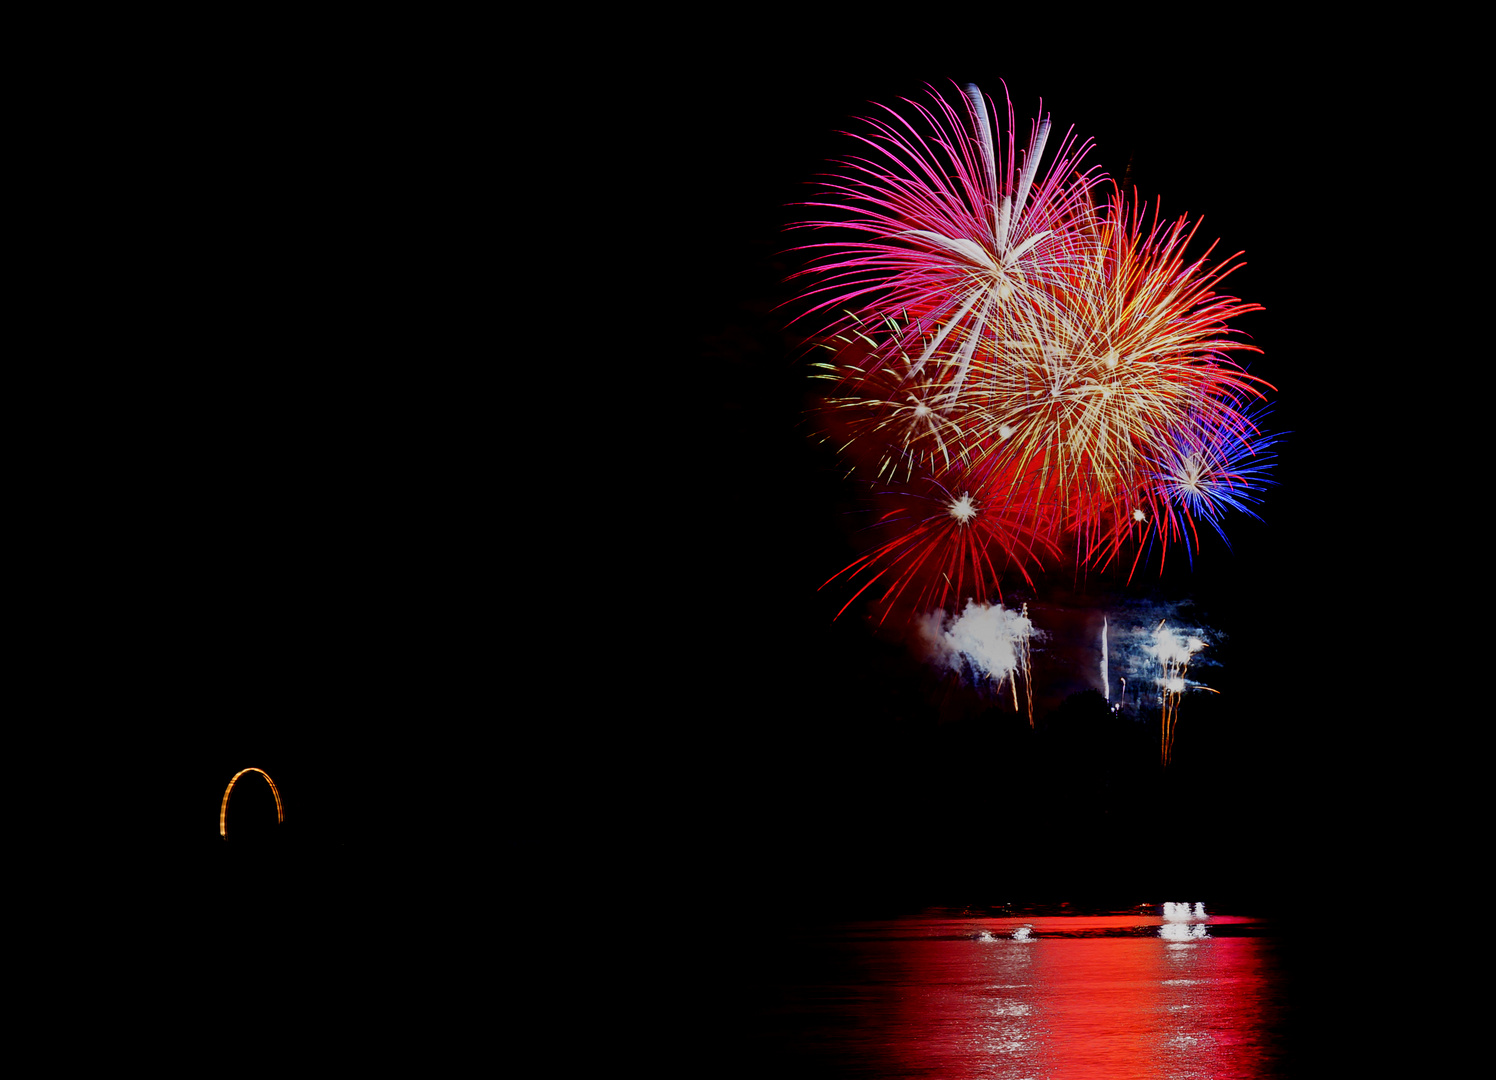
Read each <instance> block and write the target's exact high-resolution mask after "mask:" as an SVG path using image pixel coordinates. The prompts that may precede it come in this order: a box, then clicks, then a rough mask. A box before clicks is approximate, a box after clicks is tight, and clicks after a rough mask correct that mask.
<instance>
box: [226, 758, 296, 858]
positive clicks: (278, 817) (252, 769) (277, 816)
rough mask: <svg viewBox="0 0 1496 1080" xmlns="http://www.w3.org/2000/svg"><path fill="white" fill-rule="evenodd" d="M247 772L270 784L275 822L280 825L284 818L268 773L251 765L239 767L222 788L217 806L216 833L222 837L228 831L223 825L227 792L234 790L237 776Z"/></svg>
mask: <svg viewBox="0 0 1496 1080" xmlns="http://www.w3.org/2000/svg"><path fill="white" fill-rule="evenodd" d="M249 772H257V773H259V774H260V775H261V776H263V777H264V778H265V783H267V784H269V785H270V794H272V795H274V796H275V823H276V824H277V825H280V824H283V823H284V822H285V820H286V815H285V812H284V810H283V808H282V807H281V796H280V790H279V789H278V788H276V786H275V781H274V780H272V779H270V774H269V773H268V772H266V771H265V770H264V769H256V768H255V767H253V766H250V767H249V768H247V769H240V770H239V771H238V772H236V773H235V774H234V776H233V779H231V780H230V781H229V786H228V787H226V788H224V789H223V805H221V806H220V807H219V808H218V835H219V836H221V837H223V838H224V839H225V840H227V839H228V838H229V834H228V831H227V829H226V827H225V823H226V821H227V818H228V813H229V794H230V793H231V792H232V791H233V790H234V785H235V784H236V783H238V781H239V777H241V776H243V775H244V774H245V773H249Z"/></svg>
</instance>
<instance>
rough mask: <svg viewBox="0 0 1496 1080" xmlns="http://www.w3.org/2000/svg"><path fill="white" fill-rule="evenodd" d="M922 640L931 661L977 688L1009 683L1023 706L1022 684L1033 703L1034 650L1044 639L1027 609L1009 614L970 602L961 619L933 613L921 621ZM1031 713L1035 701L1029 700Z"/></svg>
mask: <svg viewBox="0 0 1496 1080" xmlns="http://www.w3.org/2000/svg"><path fill="white" fill-rule="evenodd" d="M918 628H919V635H920V638H921V640H922V642H923V644H924V647H925V650H926V654H927V656H928V657H929V659H930V662H931V663H933V664H935V665H937V666H939V667H946V668H949V669H950V670H952V671H954V672H956V673H957V674H958V675H962V676H964V677H966V678H968V679H969V680H970V681H971V682H972V683H973V684H974V685H982V684H990V685H992V686H993V688H994V689H1001V688H1002V686H1003V684H1004V683H1008V684H1009V685H1010V686H1011V687H1012V691H1013V703H1014V706H1015V707H1017V705H1018V683H1019V682H1020V681H1022V682H1023V683H1024V686H1025V694H1026V695H1028V696H1029V697H1030V699H1031V698H1032V695H1031V692H1030V688H1029V686H1028V682H1029V648H1030V645H1031V643H1032V642H1034V641H1038V640H1042V639H1043V637H1044V634H1043V631H1040V630H1035V629H1034V624H1033V622H1032V620H1030V619H1029V615H1028V607H1027V605H1025V606H1024V608H1023V610H1021V611H1010V610H1008V609H1007V608H1005V607H1003V606H1002V605H1001V604H978V603H977V602H976V601H974V600H968V601H967V602H966V610H965V611H964V612H962V614H961V615H960V616H959V617H956V616H952V615H949V614H947V613H946V612H944V611H932V612H930V613H929V614H928V615H925V616H923V617H922V618H921V619H920V620H919V626H918ZM1030 709H1031V710H1032V700H1030Z"/></svg>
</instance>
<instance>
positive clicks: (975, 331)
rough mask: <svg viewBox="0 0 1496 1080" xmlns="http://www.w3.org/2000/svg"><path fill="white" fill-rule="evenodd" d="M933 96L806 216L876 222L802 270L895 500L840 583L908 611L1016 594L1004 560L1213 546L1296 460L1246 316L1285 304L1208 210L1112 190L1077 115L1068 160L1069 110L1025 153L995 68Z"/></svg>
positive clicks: (838, 376) (880, 129) (882, 126)
mask: <svg viewBox="0 0 1496 1080" xmlns="http://www.w3.org/2000/svg"><path fill="white" fill-rule="evenodd" d="M932 98H933V104H928V105H927V104H921V103H919V102H915V101H908V100H906V101H905V104H906V105H908V106H910V108H911V110H912V112H911V113H910V115H909V116H905V115H902V114H901V113H900V112H898V111H895V110H893V109H889V108H886V107H884V113H885V114H886V115H885V116H882V117H879V118H870V119H868V120H867V121H866V123H867V124H868V125H869V126H870V128H871V131H870V133H868V134H864V135H854V136H853V137H854V138H857V139H858V141H859V142H860V143H861V145H862V148H863V153H862V155H861V156H855V157H850V158H848V159H847V160H844V161H842V162H841V163H840V165H839V169H838V172H837V173H835V174H833V175H832V176H830V177H829V178H828V180H827V182H826V185H825V192H826V194H825V197H824V200H823V201H819V202H810V203H807V204H805V205H807V206H811V207H816V208H818V209H822V210H829V211H832V213H831V214H829V215H827V216H824V217H821V218H818V219H815V220H810V221H804V222H801V223H799V225H798V226H796V227H798V228H808V229H816V230H822V229H840V230H843V231H849V232H850V233H851V235H852V236H853V237H854V239H851V240H837V239H828V240H825V241H823V242H818V243H813V244H809V245H806V247H805V250H810V251H814V252H815V255H814V256H813V257H812V259H811V263H810V265H809V266H808V267H807V268H806V269H805V270H803V271H802V272H801V273H800V274H797V275H795V276H796V277H803V276H810V277H814V278H817V279H818V282H817V283H814V284H813V285H812V286H811V287H810V288H809V289H808V290H807V292H806V293H805V296H806V298H807V301H808V303H809V308H808V310H807V311H806V312H804V313H803V314H802V316H801V317H802V318H804V317H807V316H810V315H815V314H820V315H831V316H832V317H831V322H830V327H829V330H828V332H827V334H826V336H825V337H824V338H822V339H821V340H820V341H819V344H821V345H822V346H824V347H825V348H826V349H828V350H830V352H831V353H832V357H831V359H830V361H829V362H824V363H821V364H818V365H817V369H818V373H819V374H820V376H821V377H823V378H825V379H827V380H830V381H831V382H833V383H834V384H835V389H834V391H833V392H832V393H831V394H830V395H828V398H827V401H826V403H825V420H824V425H823V427H822V429H821V430H822V433H823V435H824V436H825V437H827V438H831V439H834V440H835V442H836V445H837V452H838V453H839V454H840V455H842V456H844V457H845V458H846V459H847V460H848V462H849V475H852V474H855V473H857V472H858V470H859V469H860V468H865V469H866V470H868V472H869V473H870V474H871V476H872V477H875V478H876V482H877V483H879V484H881V485H884V486H883V487H880V488H879V489H878V492H877V497H878V498H879V499H880V500H881V501H883V502H885V503H891V504H892V505H891V508H890V509H888V510H886V512H885V513H884V514H883V515H882V516H881V517H880V518H879V519H878V526H879V532H880V534H881V535H880V537H879V539H878V540H877V541H876V542H875V546H873V547H872V549H871V550H870V551H868V552H867V553H866V554H864V555H863V556H862V557H861V558H859V559H858V560H856V561H855V562H853V563H852V564H851V565H849V566H848V567H846V568H845V569H843V570H842V571H841V572H840V573H838V574H837V575H834V576H833V578H832V580H836V579H838V578H842V577H843V576H845V577H846V578H847V579H848V580H851V579H854V578H861V577H864V576H866V577H869V578H870V580H868V581H866V582H862V583H861V584H860V587H859V588H858V590H857V595H858V596H860V595H862V593H863V592H865V591H866V590H868V589H869V588H870V587H871V586H872V584H873V582H874V581H879V582H882V588H881V590H880V591H878V592H876V593H875V594H874V596H873V597H872V599H873V600H874V602H875V603H876V604H879V605H881V606H882V607H883V608H884V610H883V614H882V616H881V618H884V619H886V618H887V615H888V613H889V610H890V609H891V608H892V607H894V606H898V605H902V606H904V607H907V608H909V609H911V612H912V611H914V610H922V609H924V608H925V607H927V606H928V605H930V604H932V603H935V604H939V605H941V606H942V607H943V606H944V605H945V604H946V603H947V602H948V601H949V602H950V603H951V606H952V607H954V606H956V605H958V604H959V603H960V601H961V600H962V599H970V598H975V599H977V600H983V599H985V597H986V596H987V595H988V593H989V592H991V593H995V594H997V595H998V596H999V598H1000V596H1001V593H1000V589H999V587H998V584H997V578H998V576H999V575H1000V573H1001V572H1002V570H1003V569H1005V568H1009V567H1011V568H1016V569H1018V570H1020V571H1021V572H1022V573H1023V575H1024V577H1025V579H1026V580H1027V579H1029V570H1030V569H1031V568H1034V567H1042V565H1043V562H1042V558H1045V557H1051V556H1058V554H1059V553H1060V551H1061V550H1063V549H1065V548H1070V549H1072V550H1074V551H1075V552H1076V558H1077V563H1078V566H1095V567H1097V568H1100V569H1105V568H1106V567H1109V566H1110V565H1112V563H1113V562H1114V561H1116V560H1118V559H1119V557H1121V556H1123V554H1124V552H1125V551H1127V550H1129V549H1131V548H1133V547H1135V548H1136V554H1135V555H1134V556H1133V557H1132V560H1131V568H1130V570H1129V572H1128V577H1129V579H1131V576H1132V574H1133V573H1134V572H1135V571H1136V569H1137V567H1138V564H1139V560H1140V559H1141V558H1142V557H1143V554H1144V551H1145V548H1151V546H1152V545H1153V544H1154V543H1155V542H1157V543H1158V544H1159V549H1160V554H1159V560H1160V563H1159V565H1160V569H1162V566H1163V559H1164V554H1165V553H1166V552H1167V550H1168V549H1169V547H1170V546H1172V545H1177V544H1181V543H1182V544H1183V545H1184V546H1185V549H1186V552H1187V553H1188V556H1189V559H1190V562H1191V565H1193V562H1194V556H1195V551H1196V549H1198V547H1199V536H1198V523H1199V521H1200V520H1201V519H1203V520H1204V522H1205V523H1206V524H1207V525H1209V526H1210V527H1211V528H1212V529H1213V530H1214V531H1215V532H1216V533H1217V534H1219V535H1220V536H1221V537H1222V538H1223V539H1224V537H1225V532H1224V530H1223V527H1222V523H1221V519H1222V516H1223V515H1224V514H1225V513H1226V512H1227V511H1230V510H1240V511H1244V512H1246V513H1249V514H1251V513H1253V511H1252V510H1251V507H1252V506H1253V505H1255V504H1256V503H1257V502H1258V501H1259V497H1258V492H1260V491H1261V489H1262V487H1263V485H1264V484H1265V483H1267V470H1268V467H1269V466H1270V464H1271V461H1272V454H1271V453H1270V452H1269V450H1270V448H1271V447H1272V445H1273V443H1274V438H1275V437H1274V436H1271V435H1266V434H1263V429H1262V421H1263V418H1264V416H1265V410H1264V407H1263V406H1262V405H1261V404H1260V403H1261V402H1262V400H1263V395H1264V391H1265V390H1270V389H1272V388H1271V387H1270V386H1268V384H1266V383H1265V382H1263V381H1261V380H1260V379H1257V378H1255V377H1254V376H1251V375H1249V374H1248V373H1247V372H1246V370H1245V368H1244V367H1243V366H1242V365H1241V364H1240V363H1238V362H1237V361H1235V360H1234V359H1232V354H1234V353H1238V352H1242V351H1247V352H1255V351H1257V350H1256V349H1254V348H1253V347H1252V346H1250V345H1247V344H1244V343H1242V342H1240V341H1238V340H1236V339H1235V338H1234V337H1233V336H1232V335H1233V331H1232V330H1231V329H1230V327H1229V325H1228V323H1229V321H1230V320H1231V319H1233V318H1235V317H1237V316H1239V315H1242V314H1245V313H1248V312H1253V311H1259V310H1261V308H1260V307H1259V306H1258V305H1255V304H1249V303H1244V302H1242V301H1239V300H1237V299H1235V298H1233V297H1230V296H1224V295H1221V294H1219V293H1218V292H1217V289H1218V287H1219V286H1220V283H1221V282H1222V280H1223V279H1224V278H1226V277H1227V276H1228V275H1229V274H1230V273H1232V272H1233V271H1234V270H1235V269H1236V268H1238V267H1239V266H1240V265H1241V263H1239V262H1238V261H1237V259H1238V258H1239V253H1238V254H1237V255H1233V256H1230V257H1229V258H1226V259H1225V260H1223V261H1220V262H1219V263H1216V264H1208V263H1207V260H1208V259H1209V257H1210V256H1211V255H1212V253H1213V251H1214V245H1211V246H1210V248H1209V249H1207V250H1206V251H1205V253H1204V254H1203V255H1201V256H1199V257H1198V258H1192V259H1191V258H1186V256H1185V249H1186V248H1187V247H1188V246H1189V244H1190V243H1191V241H1192V240H1193V239H1194V237H1195V234H1196V232H1197V230H1198V227H1199V226H1198V223H1195V224H1193V225H1192V224H1191V223H1190V222H1188V220H1187V219H1185V218H1183V217H1181V218H1179V219H1177V220H1173V221H1166V220H1164V219H1163V218H1162V216H1161V213H1160V211H1159V209H1158V207H1157V204H1156V203H1155V206H1154V209H1153V211H1152V214H1151V218H1150V216H1149V215H1148V213H1147V208H1146V207H1145V206H1144V205H1143V204H1142V203H1140V202H1138V201H1137V200H1136V199H1129V198H1127V197H1126V196H1125V195H1124V193H1123V192H1121V191H1120V190H1117V189H1116V188H1115V186H1114V185H1112V186H1111V188H1110V191H1109V192H1108V194H1107V195H1106V197H1105V198H1104V199H1101V198H1098V195H1099V194H1100V193H1101V192H1102V191H1103V190H1105V189H1106V187H1107V185H1108V184H1109V181H1107V180H1106V178H1105V177H1104V176H1102V175H1101V174H1100V172H1099V171H1098V170H1096V169H1094V168H1092V169H1088V170H1084V171H1083V170H1082V168H1081V160H1082V158H1083V157H1084V155H1085V154H1086V152H1087V151H1088V149H1089V147H1090V144H1089V143H1088V142H1085V143H1083V142H1080V141H1078V140H1077V138H1076V136H1075V135H1074V133H1073V131H1072V132H1069V133H1067V134H1066V135H1065V136H1064V137H1063V138H1062V139H1060V140H1059V141H1058V145H1057V146H1056V147H1054V149H1053V156H1052V157H1051V158H1050V159H1049V164H1048V166H1047V167H1046V166H1045V165H1044V156H1045V154H1046V152H1047V151H1049V149H1050V144H1051V142H1052V141H1053V140H1052V139H1051V138H1050V133H1051V123H1050V120H1049V118H1048V117H1042V118H1040V119H1039V120H1038V121H1036V122H1035V123H1034V124H1033V126H1032V128H1031V131H1030V137H1029V140H1028V143H1027V146H1026V149H1024V150H1023V151H1022V152H1020V150H1019V147H1018V142H1017V138H1016V135H1015V130H1016V125H1015V122H1014V117H1013V108H1012V103H1011V101H1009V102H1008V106H1007V110H1006V125H1005V126H1004V125H1003V124H1002V123H1000V122H999V120H1000V117H999V114H998V111H997V109H996V108H995V103H993V102H992V101H991V100H990V99H988V98H986V97H984V96H983V95H982V94H981V93H980V92H979V91H978V90H977V89H976V87H974V86H973V87H968V88H967V89H966V91H965V92H964V93H963V94H962V95H961V96H960V97H959V98H958V99H957V100H956V101H955V102H954V103H953V102H951V101H948V100H946V98H944V97H942V96H941V95H939V94H936V93H933V92H932ZM832 313H835V314H834V315H833V314H832ZM921 500H923V503H922V504H921V502H920V501H921ZM890 531H893V532H894V533H895V534H896V535H893V536H889V535H887V534H888V533H889V532H890ZM1071 538H1073V543H1072V542H1070V541H1071ZM1062 544H1063V546H1062ZM1122 565H1126V563H1125V562H1124V563H1123V564H1122ZM855 598H856V597H855V596H854V597H853V599H855ZM848 603H849V604H850V601H849V602H848ZM845 610H846V607H845V606H843V608H842V611H845ZM840 613H841V612H838V615H840ZM880 621H881V620H880Z"/></svg>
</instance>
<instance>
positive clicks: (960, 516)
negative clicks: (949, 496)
mask: <svg viewBox="0 0 1496 1080" xmlns="http://www.w3.org/2000/svg"><path fill="white" fill-rule="evenodd" d="M950 515H951V517H953V518H955V519H956V520H957V521H959V522H960V523H961V524H962V525H965V524H966V523H967V522H968V521H970V520H971V519H972V518H974V517H976V516H977V508H976V505H975V504H974V503H972V501H971V496H970V495H969V494H966V493H965V492H963V493H962V494H961V497H960V498H959V499H957V500H956V501H955V502H953V503H951V506H950Z"/></svg>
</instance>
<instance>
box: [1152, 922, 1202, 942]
mask: <svg viewBox="0 0 1496 1080" xmlns="http://www.w3.org/2000/svg"><path fill="white" fill-rule="evenodd" d="M1158 936H1159V937H1161V938H1163V939H1164V940H1165V941H1195V940H1198V939H1199V938H1203V937H1209V936H1210V935H1208V934H1207V933H1206V932H1205V924H1204V923H1195V924H1194V925H1193V926H1185V925H1183V924H1181V923H1164V924H1163V925H1162V926H1160V927H1159V928H1158Z"/></svg>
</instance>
